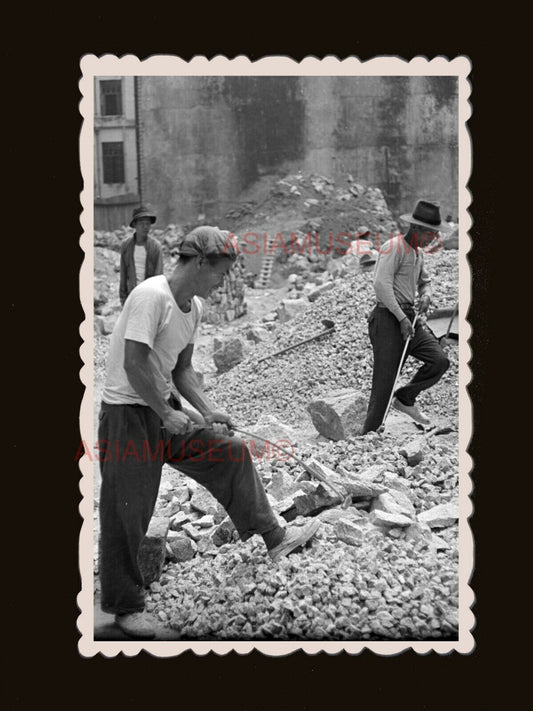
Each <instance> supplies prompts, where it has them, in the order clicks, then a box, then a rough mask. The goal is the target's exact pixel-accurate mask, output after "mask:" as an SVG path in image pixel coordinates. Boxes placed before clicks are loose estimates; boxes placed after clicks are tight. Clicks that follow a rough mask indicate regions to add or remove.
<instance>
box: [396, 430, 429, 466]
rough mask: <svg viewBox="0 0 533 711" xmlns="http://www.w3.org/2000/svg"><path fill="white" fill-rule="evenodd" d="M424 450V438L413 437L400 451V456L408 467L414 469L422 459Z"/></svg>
mask: <svg viewBox="0 0 533 711" xmlns="http://www.w3.org/2000/svg"><path fill="white" fill-rule="evenodd" d="M425 449H426V440H425V439H424V437H422V436H421V437H414V438H413V439H412V440H410V441H409V442H407V443H406V444H404V445H403V446H402V448H401V449H400V454H401V455H402V457H405V458H406V459H407V463H408V464H409V466H411V467H414V466H416V465H417V464H420V462H421V461H422V459H423V458H424V453H425Z"/></svg>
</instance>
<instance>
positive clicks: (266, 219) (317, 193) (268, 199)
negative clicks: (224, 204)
mask: <svg viewBox="0 0 533 711" xmlns="http://www.w3.org/2000/svg"><path fill="white" fill-rule="evenodd" d="M269 188H270V189H269V191H268V193H267V195H266V196H263V195H261V196H260V199H259V200H258V201H249V200H245V201H244V205H245V207H246V209H244V210H243V209H242V205H239V206H237V207H236V208H234V209H232V210H230V211H229V212H228V213H227V214H226V221H227V229H230V230H232V231H233V232H234V233H236V234H240V235H244V234H246V233H249V234H257V235H263V233H265V232H266V233H267V234H269V235H272V236H274V235H278V234H279V235H281V237H282V239H283V241H284V242H285V244H287V242H288V240H289V238H290V235H291V233H295V234H297V235H299V236H305V235H307V234H309V233H311V234H316V235H319V238H320V239H319V246H320V247H321V251H325V250H326V249H327V248H328V247H329V246H330V241H331V236H333V244H334V249H336V247H337V246H338V247H339V251H337V252H336V254H341V253H342V251H341V250H340V246H341V239H340V238H341V236H343V237H344V240H347V241H349V240H350V237H351V238H352V239H353V238H355V236H356V235H363V234H365V233H366V232H368V231H370V232H371V233H374V234H380V235H384V234H390V233H395V232H397V231H398V225H397V223H396V222H395V220H394V219H393V217H392V214H391V212H390V210H389V208H388V206H387V203H386V201H385V198H384V197H383V194H382V192H381V190H380V189H379V188H374V187H368V186H364V185H360V184H358V183H356V182H355V181H354V179H353V177H352V176H351V175H347V176H346V178H345V179H344V180H343V181H340V182H339V183H335V181H334V180H332V179H331V178H328V177H325V176H322V175H317V174H312V173H311V174H306V173H303V172H301V171H300V172H298V173H295V174H291V175H286V176H285V177H284V178H283V179H281V180H277V181H276V182H274V183H273V184H272V185H270V186H269ZM337 238H339V239H337ZM277 252H278V259H279V260H281V261H283V256H284V255H285V256H287V250H286V249H283V248H282V245H281V242H280V243H279V244H278V248H277Z"/></svg>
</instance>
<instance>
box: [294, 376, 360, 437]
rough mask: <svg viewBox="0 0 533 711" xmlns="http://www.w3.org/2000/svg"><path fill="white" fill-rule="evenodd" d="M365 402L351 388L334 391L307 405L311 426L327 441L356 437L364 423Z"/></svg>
mask: <svg viewBox="0 0 533 711" xmlns="http://www.w3.org/2000/svg"><path fill="white" fill-rule="evenodd" d="M366 410H367V400H366V398H365V397H363V396H362V395H361V394H360V393H358V392H357V391H356V390H354V389H352V388H345V389H343V390H336V391H332V392H330V393H328V394H327V395H325V396H324V397H322V398H320V399H319V400H313V401H311V402H310V403H309V404H308V405H307V411H308V412H309V414H310V415H311V420H312V422H313V425H314V426H315V427H316V429H317V430H318V432H319V433H320V434H321V435H322V436H323V437H327V438H328V439H332V440H335V441H339V440H341V439H346V437H349V436H351V435H356V434H357V433H358V432H359V430H360V428H361V426H362V425H363V423H364V419H365V417H366Z"/></svg>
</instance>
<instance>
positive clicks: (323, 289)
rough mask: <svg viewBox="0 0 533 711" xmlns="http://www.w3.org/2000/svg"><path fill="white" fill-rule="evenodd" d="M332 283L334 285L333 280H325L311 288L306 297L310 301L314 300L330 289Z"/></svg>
mask: <svg viewBox="0 0 533 711" xmlns="http://www.w3.org/2000/svg"><path fill="white" fill-rule="evenodd" d="M334 285H335V282H333V281H327V282H326V283H325V284H321V285H320V286H318V287H317V288H316V289H313V291H310V292H309V294H308V296H307V298H308V299H309V301H311V302H313V301H316V300H317V299H318V297H319V296H322V294H324V293H326V291H329V290H330V289H332V288H333V287H334Z"/></svg>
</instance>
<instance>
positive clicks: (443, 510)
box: [418, 503, 459, 528]
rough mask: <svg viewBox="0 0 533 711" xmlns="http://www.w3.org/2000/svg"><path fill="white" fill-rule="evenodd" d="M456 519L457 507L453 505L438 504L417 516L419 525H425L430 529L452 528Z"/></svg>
mask: <svg viewBox="0 0 533 711" xmlns="http://www.w3.org/2000/svg"><path fill="white" fill-rule="evenodd" d="M458 518H459V507H458V506H457V504H454V503H448V504H438V505H437V506H433V508H431V509H427V510H426V511H422V513H419V514H418V520H419V521H420V522H421V523H427V525H428V526H430V527H431V528H446V527H447V526H452V525H453V524H454V523H456V522H457V519H458Z"/></svg>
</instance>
